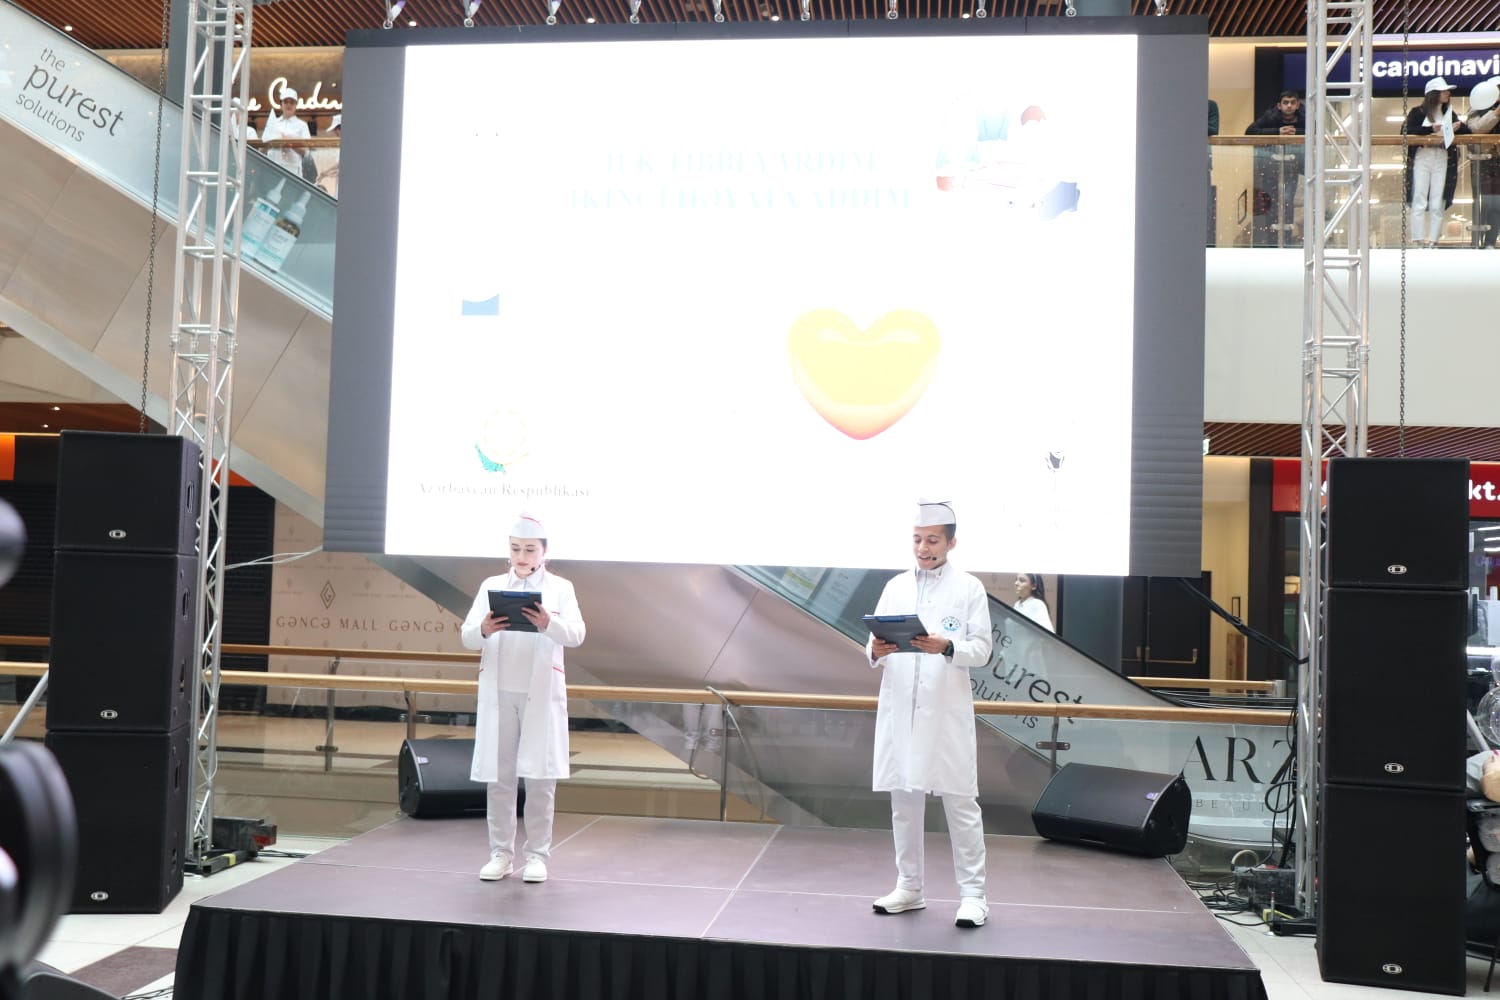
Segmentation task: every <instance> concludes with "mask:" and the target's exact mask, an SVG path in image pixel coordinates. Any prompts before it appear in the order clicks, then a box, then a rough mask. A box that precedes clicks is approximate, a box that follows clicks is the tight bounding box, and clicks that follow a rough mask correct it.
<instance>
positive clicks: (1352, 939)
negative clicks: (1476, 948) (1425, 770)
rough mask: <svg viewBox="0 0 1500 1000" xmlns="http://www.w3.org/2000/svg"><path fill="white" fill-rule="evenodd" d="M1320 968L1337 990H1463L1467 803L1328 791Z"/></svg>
mask: <svg viewBox="0 0 1500 1000" xmlns="http://www.w3.org/2000/svg"><path fill="white" fill-rule="evenodd" d="M1319 817H1320V822H1319V848H1318V872H1319V878H1318V946H1317V947H1318V968H1319V970H1320V971H1321V973H1322V976H1323V978H1324V979H1326V980H1328V981H1329V982H1335V983H1357V984H1359V985H1362V986H1384V987H1388V988H1393V989H1405V990H1420V991H1423V992H1426V993H1451V994H1454V995H1455V996H1460V995H1462V994H1463V993H1464V991H1465V987H1466V985H1467V983H1466V970H1465V959H1464V897H1465V888H1466V886H1465V880H1466V877H1467V871H1466V868H1467V865H1466V863H1465V861H1464V843H1465V842H1464V800H1463V796H1462V795H1461V794H1458V793H1454V792H1429V791H1414V790H1405V789H1391V788H1376V787H1367V786H1357V785H1327V786H1325V787H1324V789H1323V792H1322V798H1321V808H1320V812H1319Z"/></svg>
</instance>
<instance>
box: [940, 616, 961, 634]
mask: <svg viewBox="0 0 1500 1000" xmlns="http://www.w3.org/2000/svg"><path fill="white" fill-rule="evenodd" d="M960 624H962V623H961V622H959V620H958V619H957V618H955V617H953V616H952V615H949V616H948V617H947V618H944V619H943V631H944V632H957V631H958V626H959V625H960Z"/></svg>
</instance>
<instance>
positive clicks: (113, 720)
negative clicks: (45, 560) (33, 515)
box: [47, 549, 198, 733]
mask: <svg viewBox="0 0 1500 1000" xmlns="http://www.w3.org/2000/svg"><path fill="white" fill-rule="evenodd" d="M53 566H54V570H53V579H52V650H51V654H50V657H51V663H50V667H49V671H50V672H49V673H48V681H47V684H48V687H47V728H48V729H49V730H52V729H69V730H76V729H93V730H111V731H120V732H158V733H164V732H168V731H170V730H173V729H176V728H178V727H179V726H183V725H187V724H189V723H190V722H191V721H192V711H191V710H192V669H193V665H194V664H195V663H196V662H197V656H196V654H195V650H194V649H193V611H194V602H193V597H194V594H195V593H196V590H197V587H198V557H197V555H196V554H194V555H179V554H168V553H125V552H88V551H82V550H67V549H63V550H59V551H58V552H57V554H56V556H55V559H54V563H53Z"/></svg>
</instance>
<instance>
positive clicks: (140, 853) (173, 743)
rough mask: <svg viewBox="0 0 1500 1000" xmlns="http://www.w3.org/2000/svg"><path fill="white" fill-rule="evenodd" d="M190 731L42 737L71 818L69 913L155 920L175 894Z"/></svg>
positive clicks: (53, 733) (185, 804) (179, 886)
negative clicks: (74, 822)
mask: <svg viewBox="0 0 1500 1000" xmlns="http://www.w3.org/2000/svg"><path fill="white" fill-rule="evenodd" d="M191 730H192V727H191V726H183V727H181V728H179V729H176V730H174V731H172V732H170V733H89V732H59V731H51V732H48V733H47V748H48V749H50V750H51V751H52V753H53V755H54V756H55V757H56V758H57V762H58V764H59V765H61V767H62V770H63V774H64V775H66V776H67V779H68V786H69V787H70V788H71V789H72V792H73V806H74V809H75V811H76V812H77V814H78V847H79V850H78V876H77V879H76V880H75V883H74V887H73V908H72V912H74V913H160V912H161V911H162V909H163V908H165V907H166V905H167V904H168V903H170V902H171V901H172V899H173V898H174V897H175V896H176V895H177V893H178V892H179V891H180V890H181V889H182V868H183V863H184V852H183V842H184V840H185V839H186V837H187V817H188V802H187V784H188V768H189V767H191V766H192V757H191V753H190V750H191V743H190V733H191Z"/></svg>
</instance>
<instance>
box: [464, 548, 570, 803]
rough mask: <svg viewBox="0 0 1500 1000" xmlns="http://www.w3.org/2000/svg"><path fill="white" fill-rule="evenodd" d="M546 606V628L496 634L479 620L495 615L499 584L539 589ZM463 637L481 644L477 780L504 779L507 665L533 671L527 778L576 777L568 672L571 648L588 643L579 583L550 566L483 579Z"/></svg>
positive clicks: (473, 773) (523, 759) (524, 720)
mask: <svg viewBox="0 0 1500 1000" xmlns="http://www.w3.org/2000/svg"><path fill="white" fill-rule="evenodd" d="M538 584H540V590H541V594H542V607H544V608H546V609H547V611H548V613H549V614H550V615H551V616H552V620H551V621H550V622H549V623H548V624H547V631H546V632H511V631H509V630H507V629H501V630H500V631H498V632H495V633H494V634H492V635H491V636H490V637H489V638H488V639H486V638H484V637H483V636H482V635H480V633H479V623H480V622H482V621H484V616H485V615H486V614H488V613H489V610H490V599H489V592H490V591H491V590H537V589H539V588H538ZM459 635H460V636H461V638H462V639H463V644H464V648H466V649H478V650H480V651H481V652H480V654H479V708H478V712H477V714H476V717H475V725H474V761H473V764H472V765H471V768H470V771H469V777H470V778H472V779H473V780H474V781H498V780H499V764H498V760H499V740H498V738H497V734H496V717H497V715H498V713H499V706H500V695H499V691H500V688H499V683H498V675H499V671H500V670H501V669H505V670H522V671H526V672H527V673H528V675H529V679H528V681H527V684H526V698H527V701H526V710H525V713H524V714H523V715H522V717H521V746H520V749H519V750H518V751H517V753H516V774H518V775H519V776H520V777H522V778H566V777H567V776H568V681H567V676H566V675H565V674H564V673H563V649H564V648H565V647H573V646H578V645H581V644H582V643H583V635H584V624H583V614H582V613H581V612H580V611H579V610H578V598H577V597H576V596H574V594H573V585H572V584H571V583H569V582H568V581H567V580H564V579H563V578H562V577H560V576H557V575H556V574H554V573H552V572H550V571H549V570H547V569H546V568H545V567H543V568H542V569H539V570H537V571H536V572H534V573H533V574H532V575H531V576H530V577H528V578H526V579H525V580H521V579H519V578H517V577H515V576H512V575H511V574H509V573H506V574H504V575H501V576H492V577H489V578H488V579H486V580H485V581H484V582H483V583H481V584H480V585H479V593H478V594H476V595H475V597H474V604H473V606H472V607H471V608H469V615H468V617H467V618H465V619H464V623H463V626H462V628H461V629H460V630H459Z"/></svg>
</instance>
